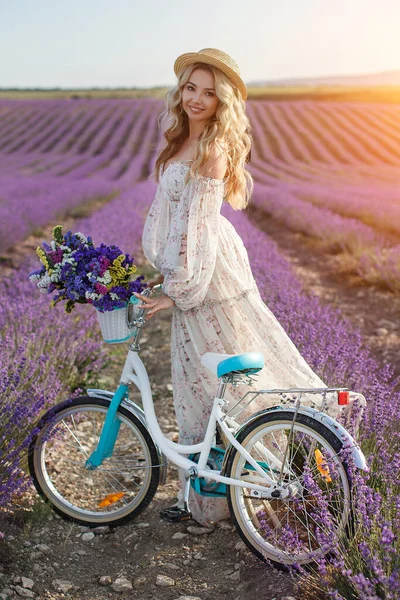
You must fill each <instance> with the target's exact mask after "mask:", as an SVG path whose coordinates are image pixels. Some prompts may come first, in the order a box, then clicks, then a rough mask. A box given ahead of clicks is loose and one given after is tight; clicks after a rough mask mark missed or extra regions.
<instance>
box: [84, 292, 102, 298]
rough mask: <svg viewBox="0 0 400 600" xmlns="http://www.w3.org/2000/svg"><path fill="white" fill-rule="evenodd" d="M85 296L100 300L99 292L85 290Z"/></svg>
mask: <svg viewBox="0 0 400 600" xmlns="http://www.w3.org/2000/svg"><path fill="white" fill-rule="evenodd" d="M85 298H87V299H90V300H100V298H101V294H96V293H95V292H87V291H86V292H85Z"/></svg>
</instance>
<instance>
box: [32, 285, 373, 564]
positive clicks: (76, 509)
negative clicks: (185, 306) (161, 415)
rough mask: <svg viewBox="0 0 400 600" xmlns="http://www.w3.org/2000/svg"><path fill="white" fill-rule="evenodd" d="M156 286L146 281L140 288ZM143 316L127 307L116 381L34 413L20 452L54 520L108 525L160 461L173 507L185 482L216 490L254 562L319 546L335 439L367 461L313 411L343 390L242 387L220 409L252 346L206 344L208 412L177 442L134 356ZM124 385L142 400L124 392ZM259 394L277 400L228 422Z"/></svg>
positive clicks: (125, 510) (325, 532)
mask: <svg viewBox="0 0 400 600" xmlns="http://www.w3.org/2000/svg"><path fill="white" fill-rule="evenodd" d="M161 287H162V286H161V285H158V286H154V288H153V289H150V288H147V289H146V290H145V291H144V295H147V296H149V295H150V294H151V293H152V292H153V291H155V290H156V289H159V288H161ZM131 300H132V299H131ZM135 301H136V302H138V300H137V299H136V298H135V300H132V302H135ZM143 314H144V309H143V308H142V309H138V308H137V307H136V306H135V304H132V305H130V306H129V309H128V312H127V325H128V326H129V328H130V329H131V330H132V341H131V342H130V345H129V348H128V354H127V357H126V361H125V365H124V367H123V370H122V375H121V380H120V384H119V386H118V388H117V390H116V391H115V392H114V393H113V392H111V391H106V390H99V389H88V390H87V394H86V395H83V396H79V397H76V398H72V399H71V398H70V399H68V400H65V401H63V402H61V403H60V404H58V405H57V406H55V407H53V408H52V409H50V410H49V411H48V412H47V413H46V414H45V415H44V416H43V417H42V418H41V419H40V421H39V423H38V425H37V429H38V430H37V434H36V435H35V437H34V439H33V440H32V443H31V445H30V448H29V451H28V459H29V469H30V473H31V476H32V478H33V481H34V484H35V487H36V489H37V491H38V493H39V494H40V495H41V496H42V497H43V498H44V499H45V501H47V502H49V503H51V505H52V507H53V509H54V510H55V511H56V512H57V513H58V514H60V515H61V516H62V517H64V518H66V519H72V520H73V521H75V522H78V523H81V524H85V525H88V526H99V525H111V526H115V525H118V524H120V523H122V522H124V521H126V520H128V519H131V518H133V517H136V516H137V515H139V514H140V513H141V512H142V511H143V510H144V509H145V508H146V507H147V506H148V505H149V503H150V502H151V500H152V499H153V497H154V494H155V492H156V490H157V487H158V485H159V483H165V480H166V467H167V459H169V460H171V461H172V462H173V463H175V464H176V465H177V466H178V467H181V468H183V469H184V470H185V473H186V486H185V490H184V502H185V508H186V509H187V510H190V507H189V493H190V488H191V487H193V488H194V489H195V490H196V492H197V493H199V494H202V495H207V496H225V497H226V498H227V501H228V506H229V511H230V514H231V518H232V520H233V522H234V524H235V526H236V529H237V531H238V533H239V535H240V536H241V537H242V539H243V540H244V542H245V544H246V545H247V546H248V548H249V549H250V550H251V551H252V552H253V553H254V554H255V555H256V556H257V557H258V558H260V559H261V560H263V561H267V562H268V561H271V562H272V563H273V564H275V565H277V566H279V567H281V568H282V567H283V568H285V567H287V566H288V565H292V564H293V563H298V564H308V563H312V562H314V561H315V560H316V559H317V558H318V557H321V556H323V555H325V554H328V553H329V552H330V549H331V542H332V540H334V539H336V538H337V536H340V535H341V534H342V533H346V531H347V530H348V527H349V524H350V522H351V484H350V480H349V466H348V463H347V461H346V460H345V459H343V458H342V457H341V451H342V448H343V446H344V445H346V446H348V447H349V448H350V453H351V455H352V457H353V459H354V461H355V464H356V466H357V468H359V469H367V467H366V461H365V457H364V455H363V453H362V451H361V449H360V448H359V446H358V445H357V443H356V441H355V440H354V439H353V438H352V436H351V435H350V434H349V433H348V432H347V431H346V430H345V429H344V428H343V427H342V426H341V425H340V424H339V423H338V422H337V421H336V420H334V419H332V418H331V417H330V416H328V415H327V414H326V413H324V412H323V410H322V409H323V407H324V406H325V402H326V401H327V394H335V395H336V398H337V401H338V402H339V403H346V401H347V402H348V399H349V390H348V389H347V388H310V389H307V388H291V389H271V390H254V391H253V390H251V391H248V392H247V393H246V394H245V396H244V397H243V398H241V399H240V401H239V402H237V403H236V404H235V405H234V406H232V407H231V406H229V405H227V403H226V401H225V400H224V393H225V390H226V386H227V385H234V386H237V385H240V384H243V383H247V384H248V385H250V386H252V385H254V381H255V380H256V378H257V373H258V371H260V370H261V369H262V368H263V366H264V360H263V355H262V354H261V353H258V352H249V353H245V354H240V355H233V356H232V355H220V354H215V353H210V352H207V353H205V354H204V355H203V357H202V364H203V365H205V366H206V367H208V368H209V369H210V370H211V372H212V373H214V375H215V376H216V377H218V389H217V393H216V396H215V398H214V401H213V406H212V411H211V415H210V419H209V422H208V426H207V429H206V433H205V436H204V440H203V441H202V442H200V443H197V444H193V445H190V446H187V445H181V444H179V443H176V442H173V441H171V440H169V439H168V438H167V437H165V436H164V434H163V433H162V431H161V428H160V426H159V424H158V421H157V417H156V414H155V410H154V404H153V398H152V393H151V387H150V381H149V378H148V375H147V371H146V368H145V366H144V364H143V362H142V360H141V359H140V357H139V354H138V353H139V350H140V346H139V339H140V335H141V332H142V329H143V326H144V325H145V319H144V317H143ZM131 384H133V385H134V386H135V388H136V390H137V392H138V394H140V396H141V399H142V407H143V408H142V407H141V406H139V405H138V404H137V403H135V402H133V401H132V400H131V399H129V396H128V386H129V385H131ZM304 393H307V394H313V393H322V394H323V397H324V402H323V405H322V406H321V410H317V409H315V408H311V407H309V406H303V405H301V397H302V395H303V394H304ZM263 394H276V395H278V397H279V398H280V399H281V401H280V402H279V404H277V405H276V406H273V407H271V408H267V409H263V410H261V411H258V412H256V413H255V414H252V415H251V416H250V417H249V418H247V419H246V420H245V422H244V423H243V424H238V421H237V419H238V417H239V416H240V414H241V413H242V412H243V411H246V410H247V409H248V408H249V406H250V404H251V402H252V401H253V400H254V398H256V397H260V396H262V395H263ZM222 440H224V441H225V444H223V443H221V441H222ZM184 455H188V456H184Z"/></svg>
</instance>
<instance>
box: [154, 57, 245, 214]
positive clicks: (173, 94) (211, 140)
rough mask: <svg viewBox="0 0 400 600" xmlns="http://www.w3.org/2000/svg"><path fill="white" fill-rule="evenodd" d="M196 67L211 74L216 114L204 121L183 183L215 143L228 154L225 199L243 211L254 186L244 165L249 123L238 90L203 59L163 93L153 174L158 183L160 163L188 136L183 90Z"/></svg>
mask: <svg viewBox="0 0 400 600" xmlns="http://www.w3.org/2000/svg"><path fill="white" fill-rule="evenodd" d="M197 68H201V69H206V70H208V71H210V72H211V73H213V75H214V80H215V93H216V95H217V97H218V99H219V103H218V106H217V109H216V112H215V115H214V116H213V118H211V119H210V120H209V121H208V122H207V123H206V125H205V127H204V130H203V133H202V134H201V135H200V138H199V143H198V146H197V151H196V158H195V160H194V162H193V163H191V168H190V170H188V173H187V175H186V183H187V182H188V181H189V179H190V178H193V177H195V176H196V173H197V169H198V168H199V167H200V166H201V165H203V164H204V163H205V162H206V161H207V159H208V157H209V155H210V147H211V145H212V144H215V146H216V147H217V148H218V149H220V150H222V151H225V152H226V154H227V161H228V166H227V171H226V174H225V197H224V200H225V201H227V202H229V203H230V205H231V206H232V207H233V208H234V209H235V210H243V209H244V208H246V206H247V205H248V203H249V201H250V198H251V195H252V192H253V187H254V184H253V178H252V176H251V175H250V173H249V172H248V171H247V169H245V168H244V165H245V163H246V162H249V160H250V156H251V144H252V136H251V126H250V121H249V119H248V117H247V115H246V112H245V106H246V105H245V101H244V100H243V98H242V96H241V94H240V91H239V89H238V88H237V87H236V86H235V85H234V84H233V83H232V82H231V81H230V79H229V78H228V77H227V76H226V75H225V74H224V73H223V72H222V71H221V70H220V69H218V68H217V67H214V66H211V65H208V64H205V63H202V62H198V63H195V64H193V65H190V66H188V67H187V68H186V69H185V70H184V71H183V72H182V73H181V74H180V77H179V80H178V83H177V85H176V86H174V87H173V88H171V89H170V90H169V91H168V92H167V93H166V96H165V97H166V103H167V107H166V109H165V111H163V112H162V113H161V115H160V117H159V126H160V128H161V130H162V131H163V136H164V138H165V145H164V147H163V148H162V149H161V151H160V153H159V155H158V157H157V159H156V164H155V173H154V176H155V179H156V181H157V182H159V173H160V166H161V165H162V164H164V163H165V162H167V161H168V159H169V158H172V157H173V156H175V155H176V154H177V152H178V151H179V149H180V147H181V145H182V143H183V141H184V140H185V139H186V138H187V137H188V136H189V119H188V116H187V114H186V113H185V111H184V110H183V108H182V90H183V88H184V86H185V85H186V83H187V82H188V81H189V79H190V76H191V73H192V72H193V71H194V69H197ZM189 164H190V163H189Z"/></svg>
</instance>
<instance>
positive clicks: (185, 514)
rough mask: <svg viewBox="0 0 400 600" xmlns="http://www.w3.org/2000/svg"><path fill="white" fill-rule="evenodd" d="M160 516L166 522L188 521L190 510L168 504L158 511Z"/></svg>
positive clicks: (190, 514) (190, 515)
mask: <svg viewBox="0 0 400 600" xmlns="http://www.w3.org/2000/svg"><path fill="white" fill-rule="evenodd" d="M160 517H161V519H163V521H167V522H168V523H182V522H183V521H190V519H191V518H192V513H191V512H190V510H185V509H184V508H180V507H179V506H170V507H169V508H163V510H161V511H160Z"/></svg>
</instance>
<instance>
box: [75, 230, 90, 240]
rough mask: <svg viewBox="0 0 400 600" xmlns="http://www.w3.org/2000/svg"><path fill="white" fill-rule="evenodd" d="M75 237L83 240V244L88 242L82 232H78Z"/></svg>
mask: <svg viewBox="0 0 400 600" xmlns="http://www.w3.org/2000/svg"><path fill="white" fill-rule="evenodd" d="M75 235H76V237H77V238H78V239H79V240H81V242H87V237H86V236H84V235H83V233H81V232H80V231H77V232H76V234H75Z"/></svg>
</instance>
